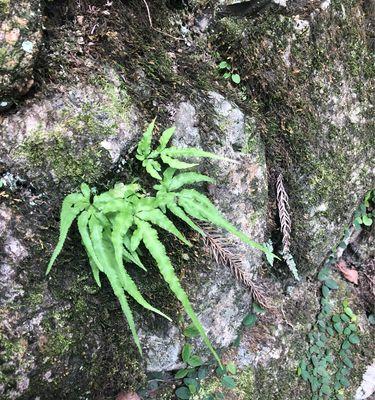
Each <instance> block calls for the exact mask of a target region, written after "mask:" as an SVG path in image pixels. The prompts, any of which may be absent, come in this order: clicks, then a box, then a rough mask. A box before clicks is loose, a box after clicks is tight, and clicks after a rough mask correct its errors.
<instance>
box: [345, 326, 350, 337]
mask: <svg viewBox="0 0 375 400" xmlns="http://www.w3.org/2000/svg"><path fill="white" fill-rule="evenodd" d="M351 333H352V331H351V329H350V328H349V327H348V326H347V327H346V328H345V329H344V335H346V336H349V335H350V334H351Z"/></svg>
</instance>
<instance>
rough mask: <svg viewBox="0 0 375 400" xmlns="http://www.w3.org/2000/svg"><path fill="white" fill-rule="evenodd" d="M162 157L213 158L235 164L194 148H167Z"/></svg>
mask: <svg viewBox="0 0 375 400" xmlns="http://www.w3.org/2000/svg"><path fill="white" fill-rule="evenodd" d="M161 154H162V155H166V156H169V157H196V158H198V157H205V158H214V159H217V160H224V161H230V162H237V161H235V160H232V159H230V158H227V157H223V156H219V155H218V154H215V153H210V152H208V151H204V150H202V149H198V148H196V147H173V146H172V147H168V148H166V149H165V150H163V152H162V153H161Z"/></svg>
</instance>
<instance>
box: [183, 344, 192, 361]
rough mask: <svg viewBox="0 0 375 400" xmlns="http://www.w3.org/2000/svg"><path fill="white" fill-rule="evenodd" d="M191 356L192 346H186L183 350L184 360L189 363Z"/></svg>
mask: <svg viewBox="0 0 375 400" xmlns="http://www.w3.org/2000/svg"><path fill="white" fill-rule="evenodd" d="M190 356H191V346H190V345H189V344H185V346H184V347H183V349H182V360H183V361H184V362H186V363H187V362H188V361H189V359H190Z"/></svg>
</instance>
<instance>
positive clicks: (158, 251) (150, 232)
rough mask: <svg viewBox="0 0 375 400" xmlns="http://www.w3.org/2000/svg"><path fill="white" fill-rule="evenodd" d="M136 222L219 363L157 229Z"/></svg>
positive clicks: (170, 283) (171, 285) (145, 243)
mask: <svg viewBox="0 0 375 400" xmlns="http://www.w3.org/2000/svg"><path fill="white" fill-rule="evenodd" d="M137 224H138V225H139V226H140V227H141V230H142V232H143V237H142V240H143V243H144V245H145V246H146V248H147V250H148V251H149V252H150V254H151V255H152V257H153V258H154V260H155V261H156V264H157V266H158V268H159V271H160V273H161V274H162V276H163V278H164V280H165V281H166V282H167V283H168V285H169V287H170V289H171V291H172V292H173V293H174V295H175V296H176V297H177V299H178V300H179V301H180V302H181V304H182V305H183V307H184V309H185V311H186V313H187V314H188V315H189V317H190V319H191V320H192V322H193V324H194V326H195V327H196V329H197V330H198V332H199V333H200V335H201V337H202V339H203V341H204V343H205V344H206V346H207V347H208V348H209V349H210V351H211V352H212V354H213V355H214V357H215V358H216V360H217V361H218V363H219V364H220V365H221V360H220V358H219V356H218V355H217V353H216V351H215V350H214V348H213V347H212V344H211V342H210V340H209V339H208V337H207V335H206V332H205V330H204V328H203V327H202V325H201V323H200V322H199V319H198V317H197V316H196V314H195V312H194V310H193V307H192V306H191V304H190V301H189V299H188V297H187V295H186V293H185V291H184V289H183V288H182V287H181V284H180V281H179V279H178V278H177V276H176V273H175V271H174V268H173V266H172V264H171V261H170V259H169V257H168V256H167V254H166V251H165V247H164V245H163V244H162V243H161V242H160V240H159V238H158V233H157V231H156V230H155V229H154V228H152V226H151V225H150V224H149V223H148V222H144V221H138V222H137Z"/></svg>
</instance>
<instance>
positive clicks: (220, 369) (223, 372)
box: [215, 367, 226, 378]
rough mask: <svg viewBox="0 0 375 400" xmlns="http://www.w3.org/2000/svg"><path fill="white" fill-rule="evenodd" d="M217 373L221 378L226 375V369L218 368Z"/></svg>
mask: <svg viewBox="0 0 375 400" xmlns="http://www.w3.org/2000/svg"><path fill="white" fill-rule="evenodd" d="M215 373H216V375H217V376H218V377H219V378H220V377H222V376H223V375H224V374H225V373H226V369H225V368H222V367H217V368H216V370H215Z"/></svg>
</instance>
